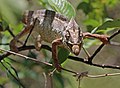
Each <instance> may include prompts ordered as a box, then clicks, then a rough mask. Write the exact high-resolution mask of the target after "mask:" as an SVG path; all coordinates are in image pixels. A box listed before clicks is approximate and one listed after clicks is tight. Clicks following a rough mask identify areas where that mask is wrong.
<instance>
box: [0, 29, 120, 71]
mask: <svg viewBox="0 0 120 88" xmlns="http://www.w3.org/2000/svg"><path fill="white" fill-rule="evenodd" d="M119 33H120V30H118V31H117V32H115V33H114V34H113V35H111V36H110V37H109V40H110V39H112V38H113V37H115V36H116V35H118V34H119ZM103 46H104V44H102V45H101V46H100V47H99V48H98V49H97V50H96V51H95V52H94V54H93V55H92V56H91V57H92V58H90V59H91V61H92V60H93V58H94V57H95V56H96V55H97V53H98V52H100V50H101V49H102V47H103ZM42 48H43V49H47V50H49V51H51V48H50V47H49V46H47V45H42ZM29 49H35V47H34V46H24V47H19V48H18V50H19V51H23V50H29ZM11 54H15V55H16V53H10V52H9V53H5V54H3V55H1V56H0V60H2V59H4V58H5V57H7V56H9V55H11ZM68 58H69V59H72V60H75V61H80V62H83V63H86V64H88V65H92V66H97V67H102V68H113V69H120V66H113V65H104V64H102V65H100V64H96V63H91V62H90V59H88V61H86V60H85V59H84V58H79V57H75V56H68ZM30 59H31V60H33V61H35V62H38V60H34V58H30ZM63 70H65V69H63ZM73 73H74V72H73ZM75 73H76V72H75Z"/></svg>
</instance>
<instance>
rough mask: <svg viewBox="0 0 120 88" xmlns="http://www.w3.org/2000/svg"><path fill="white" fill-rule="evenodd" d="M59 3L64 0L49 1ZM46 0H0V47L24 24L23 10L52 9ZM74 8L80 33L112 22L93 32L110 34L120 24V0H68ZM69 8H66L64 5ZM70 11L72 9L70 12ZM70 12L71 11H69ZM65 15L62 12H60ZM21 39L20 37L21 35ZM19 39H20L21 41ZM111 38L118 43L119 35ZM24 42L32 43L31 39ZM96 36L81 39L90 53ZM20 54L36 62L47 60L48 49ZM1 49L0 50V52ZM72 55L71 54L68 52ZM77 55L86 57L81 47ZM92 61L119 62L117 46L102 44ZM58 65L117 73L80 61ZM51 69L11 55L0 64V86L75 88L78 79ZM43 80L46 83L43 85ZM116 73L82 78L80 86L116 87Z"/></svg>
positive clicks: (7, 46) (119, 55) (114, 63)
mask: <svg viewBox="0 0 120 88" xmlns="http://www.w3.org/2000/svg"><path fill="white" fill-rule="evenodd" d="M50 1H53V2H57V3H59V2H60V1H64V0H50ZM50 1H49V0H0V48H4V49H6V50H9V42H10V40H11V39H12V38H13V37H14V36H13V35H12V33H13V34H14V35H16V34H18V33H19V32H20V31H21V30H22V28H23V26H24V24H23V23H22V22H21V19H22V15H23V13H24V11H25V10H38V9H53V10H55V8H54V7H52V5H51V4H50ZM68 2H69V3H70V5H72V6H73V9H74V10H75V12H76V13H75V14H76V15H75V20H76V21H77V23H78V24H79V26H80V27H81V30H82V31H83V32H86V31H88V32H92V31H93V29H95V28H97V27H99V26H101V25H103V24H104V23H105V22H106V21H108V20H109V21H113V20H114V22H113V23H110V24H109V25H107V26H106V27H105V28H102V29H100V30H97V31H96V33H99V34H107V35H111V34H113V33H114V32H115V31H117V30H116V29H115V28H119V27H120V22H119V19H120V1H119V0H68ZM68 9H69V8H68ZM70 14H72V12H71V13H70ZM73 14H74V13H73ZM64 15H65V14H64ZM10 31H11V32H12V33H10ZM23 39H24V38H23ZM23 39H21V40H23ZM112 41H115V42H120V35H117V36H116V37H115V38H114V39H112ZM28 44H32V38H30V39H29V41H28ZM100 44H101V43H100V41H98V40H97V39H85V40H84V47H85V48H86V49H87V50H88V52H89V53H90V54H92V53H93V52H94V51H95V50H96V48H97V47H98V46H99V45H100ZM20 53H21V54H24V55H27V56H30V57H33V58H37V59H38V60H40V61H46V62H50V61H51V52H49V51H47V50H45V49H42V50H40V52H38V51H36V50H27V51H22V52H20ZM2 54H4V52H2V51H0V55H2ZM71 55H72V54H71ZM78 57H83V58H85V57H86V54H85V53H84V51H83V50H81V53H80V55H79V56H78ZM93 62H94V63H98V64H108V65H119V66H120V47H118V46H111V45H106V46H105V47H104V48H103V49H102V50H101V51H100V52H99V54H98V55H97V56H96V57H95V58H94V61H93ZM62 66H63V67H64V68H67V69H71V70H74V71H77V72H85V71H88V73H89V74H92V75H97V74H105V73H115V72H120V71H119V70H117V69H108V68H105V69H103V68H99V67H95V66H89V65H86V64H84V63H81V62H78V61H74V60H70V59H67V60H65V61H64V62H63V63H62ZM52 70H53V68H50V67H48V66H46V65H43V64H42V65H41V64H38V63H35V62H33V61H30V60H26V59H24V58H21V57H18V56H16V55H11V56H9V57H6V58H5V59H4V60H2V61H1V63H0V88H51V87H50V86H52V87H53V88H78V84H79V82H78V81H76V80H77V78H76V77H74V76H73V74H71V73H68V72H65V71H62V72H61V73H59V72H55V73H54V74H53V76H52V77H49V73H50V72H51V71H52ZM46 82H47V84H46ZM119 82H120V76H109V77H102V78H83V79H82V80H81V84H80V85H81V88H113V87H114V88H119V87H120V83H119Z"/></svg>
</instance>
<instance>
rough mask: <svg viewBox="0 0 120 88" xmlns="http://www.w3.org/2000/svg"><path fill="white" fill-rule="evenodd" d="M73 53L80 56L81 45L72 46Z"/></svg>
mask: <svg viewBox="0 0 120 88" xmlns="http://www.w3.org/2000/svg"><path fill="white" fill-rule="evenodd" d="M72 52H73V53H74V54H75V55H78V54H79V53H80V46H79V45H73V46H72Z"/></svg>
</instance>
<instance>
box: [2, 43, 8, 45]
mask: <svg viewBox="0 0 120 88" xmlns="http://www.w3.org/2000/svg"><path fill="white" fill-rule="evenodd" d="M0 45H9V43H0Z"/></svg>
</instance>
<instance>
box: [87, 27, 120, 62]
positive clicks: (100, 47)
mask: <svg viewBox="0 0 120 88" xmlns="http://www.w3.org/2000/svg"><path fill="white" fill-rule="evenodd" d="M118 34H120V29H119V30H118V31H116V32H115V33H113V34H112V35H111V36H110V37H109V38H108V41H110V40H111V39H112V38H114V37H115V36H116V35H118ZM104 45H105V44H101V45H100V46H99V47H98V48H97V50H95V52H94V53H93V55H92V56H91V57H90V58H88V61H89V63H90V64H92V60H93V58H94V57H95V56H96V55H97V54H98V52H100V50H101V49H102V48H103V46H104Z"/></svg>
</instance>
